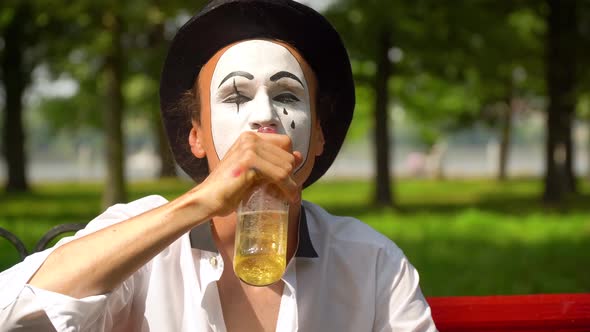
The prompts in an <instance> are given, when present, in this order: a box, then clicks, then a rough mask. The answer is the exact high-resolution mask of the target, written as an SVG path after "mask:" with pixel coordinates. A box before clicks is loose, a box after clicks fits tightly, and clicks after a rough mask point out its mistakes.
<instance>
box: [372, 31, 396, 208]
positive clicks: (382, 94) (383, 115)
mask: <svg viewBox="0 0 590 332" xmlns="http://www.w3.org/2000/svg"><path fill="white" fill-rule="evenodd" d="M377 42H378V43H379V44H378V45H377V52H378V53H377V73H376V77H375V83H374V84H375V136H374V139H375V142H374V144H375V145H374V146H375V149H376V157H377V160H376V178H375V197H374V203H375V204H376V205H378V206H392V205H394V200H393V194H392V192H391V182H392V177H391V175H390V172H389V153H390V144H389V129H388V127H389V126H388V125H389V119H388V116H387V115H388V114H387V106H388V104H389V100H388V99H389V98H388V97H389V91H388V88H387V82H388V80H389V77H390V75H391V67H392V66H391V63H390V62H389V56H388V52H389V48H390V45H391V44H390V43H391V32H390V30H389V29H388V28H387V27H383V28H382V29H381V31H380V35H379V36H378V39H377Z"/></svg>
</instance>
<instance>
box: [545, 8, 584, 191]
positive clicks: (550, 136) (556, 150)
mask: <svg viewBox="0 0 590 332" xmlns="http://www.w3.org/2000/svg"><path fill="white" fill-rule="evenodd" d="M547 1H548V5H549V14H548V15H549V16H548V18H547V29H548V31H547V40H546V62H545V66H546V84H547V92H548V95H549V106H548V114H547V130H548V131H547V141H546V151H545V153H546V156H545V157H546V173H545V190H544V193H543V199H544V201H545V202H547V203H560V202H561V201H563V199H564V198H565V196H566V195H567V194H569V193H575V192H576V185H575V177H574V173H573V160H574V156H573V152H574V149H573V139H572V122H573V117H574V107H575V101H576V100H575V91H574V90H575V79H576V78H575V72H576V56H575V54H576V49H575V47H576V45H577V43H576V42H577V40H576V36H577V22H576V8H575V7H576V4H575V0H547Z"/></svg>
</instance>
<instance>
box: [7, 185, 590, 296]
mask: <svg viewBox="0 0 590 332" xmlns="http://www.w3.org/2000/svg"><path fill="white" fill-rule="evenodd" d="M190 187H191V184H190V183H187V182H182V181H177V180H169V181H158V182H145V183H133V184H131V188H130V190H131V194H130V196H131V199H135V198H138V197H142V196H145V195H148V194H152V193H158V194H161V195H163V196H164V197H166V198H169V199H172V198H174V197H176V196H177V195H179V194H180V193H182V192H183V191H185V190H187V189H188V188H190ZM100 188H101V187H100V184H88V183H82V184H80V183H63V184H38V185H36V186H35V188H34V189H35V190H34V193H33V194H22V195H8V194H0V227H3V228H6V229H8V230H10V231H12V232H14V233H15V234H16V235H17V236H19V237H20V238H21V239H23V240H24V241H25V243H26V245H27V247H28V248H32V247H33V246H34V244H35V242H36V241H37V240H38V239H39V238H40V237H41V236H42V235H43V234H44V233H45V232H46V231H47V230H48V229H49V228H50V227H51V226H52V225H56V224H60V223H66V222H87V221H89V220H91V219H92V218H93V217H94V216H96V215H97V214H98V213H100V210H101V208H100ZM540 191H541V184H540V183H539V182H538V181H535V180H514V181H510V182H507V183H504V184H498V183H496V182H494V181H491V180H452V181H450V180H449V181H429V180H401V181H399V182H398V183H397V188H396V192H395V193H396V198H397V202H398V205H399V208H398V209H397V210H393V209H390V208H387V209H384V208H374V207H372V206H371V205H370V204H369V202H370V195H371V185H370V183H368V182H364V181H337V182H322V183H318V184H316V185H314V186H313V188H310V189H307V190H306V191H305V192H304V198H305V199H307V200H310V201H313V202H315V203H318V204H320V205H322V206H323V207H325V208H326V209H327V210H328V211H330V212H332V213H334V214H340V215H350V216H354V217H357V218H359V219H360V220H362V221H363V222H366V223H368V224H369V225H371V226H372V227H374V228H375V229H377V230H378V231H379V232H381V233H383V234H385V235H386V236H388V237H389V238H391V239H392V240H393V241H394V242H395V243H396V244H397V245H398V246H399V247H401V248H402V249H403V250H404V252H405V253H406V255H407V256H408V257H409V258H410V261H411V262H412V263H413V264H414V265H415V266H416V267H417V269H418V271H419V272H420V276H421V285H422V289H423V292H424V293H425V294H426V295H428V296H447V295H484V294H530V293H556V292H560V293H566V292H567V293H575V292H590V264H589V263H590V194H589V192H590V188H589V187H588V186H587V185H585V184H584V187H583V188H581V192H582V193H583V194H582V195H581V196H580V197H578V198H575V199H571V200H569V201H568V203H567V204H566V205H565V206H562V207H560V208H551V209H550V208H544V207H543V206H542V205H541V203H540V201H539V196H540V194H539V192H540ZM17 261H18V256H17V254H16V251H15V250H14V248H12V247H11V246H10V245H9V244H8V243H7V241H4V240H3V239H0V270H3V269H5V268H7V267H9V266H11V265H12V264H14V263H16V262H17Z"/></svg>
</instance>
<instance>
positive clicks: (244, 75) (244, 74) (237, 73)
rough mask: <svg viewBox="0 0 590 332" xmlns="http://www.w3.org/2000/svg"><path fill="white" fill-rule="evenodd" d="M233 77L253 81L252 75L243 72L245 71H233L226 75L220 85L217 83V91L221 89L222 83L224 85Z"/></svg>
mask: <svg viewBox="0 0 590 332" xmlns="http://www.w3.org/2000/svg"><path fill="white" fill-rule="evenodd" d="M234 76H242V77H245V78H247V79H249V80H253V79H254V75H252V74H250V73H248V72H245V71H233V72H231V73H229V74H227V76H226V77H224V78H223V80H221V83H219V86H218V87H217V88H218V89H219V87H221V85H223V83H225V81H227V80H229V79H230V78H232V77H234Z"/></svg>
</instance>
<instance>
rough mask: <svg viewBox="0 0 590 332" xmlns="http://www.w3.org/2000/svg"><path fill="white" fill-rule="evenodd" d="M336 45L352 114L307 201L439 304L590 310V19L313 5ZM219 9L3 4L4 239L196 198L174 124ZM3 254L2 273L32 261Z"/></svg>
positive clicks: (0, 220)
mask: <svg viewBox="0 0 590 332" xmlns="http://www.w3.org/2000/svg"><path fill="white" fill-rule="evenodd" d="M301 2H303V3H306V4H308V5H310V6H311V7H313V8H315V9H316V10H318V11H320V12H322V13H323V14H325V15H326V17H327V18H328V19H329V20H330V21H331V22H332V23H333V24H334V26H335V27H336V29H337V30H338V31H339V32H340V34H341V36H342V38H343V40H344V42H345V44H346V46H347V49H348V51H349V54H350V57H351V61H352V67H353V72H354V75H355V81H356V88H357V91H356V94H357V95H356V99H357V105H356V111H355V116H354V120H353V123H352V126H351V129H350V131H349V134H348V136H347V141H346V142H345V145H344V147H343V149H342V151H341V153H340V155H339V156H338V158H337V160H336V162H335V163H334V165H333V166H332V168H331V169H330V170H329V171H328V173H327V174H326V176H324V177H323V178H322V180H320V181H319V183H317V184H315V185H314V186H312V188H309V189H306V190H305V192H304V198H305V199H308V200H311V201H313V202H315V203H318V204H320V205H322V206H323V207H325V208H326V209H327V210H328V211H330V212H332V213H334V214H341V215H351V216H354V217H357V218H359V219H361V220H362V221H363V222H366V223H368V224H370V225H371V226H372V227H374V228H375V229H377V230H378V231H380V232H382V233H383V234H385V235H387V236H388V237H389V238H391V239H392V240H393V241H394V242H396V243H397V244H398V245H399V246H400V247H401V248H402V249H403V250H404V252H405V253H406V255H407V256H408V257H409V258H410V260H411V261H412V263H413V264H414V265H415V266H416V267H417V268H418V270H419V272H420V273H421V284H422V288H423V291H424V293H425V294H426V295H427V296H441V295H482V294H530V293H557V292H560V293H575V292H590V264H589V263H590V186H589V181H588V180H589V179H590V1H587V0H513V1H492V0H471V1H452V2H451V1H433V0H430V1H427V0H414V1H406V0H362V1H361V0H307V1H301ZM204 3H205V1H203V0H200V1H190V2H189V1H176V0H168V1H157V0H154V1H141V0H128V1H123V2H122V1H114V0H104V1H95V0H69V1H63V0H4V1H2V3H1V4H0V61H1V62H0V115H1V117H0V128H1V129H0V132H1V134H2V135H1V137H0V143H1V152H2V159H0V185H1V186H2V191H1V192H0V227H2V228H5V229H7V230H9V231H10V232H12V233H14V234H16V235H17V236H18V237H20V238H21V239H23V241H24V242H25V244H26V245H27V247H28V248H29V249H32V248H33V246H34V244H35V242H36V241H37V240H38V239H39V238H40V237H41V236H42V235H43V234H44V233H45V232H46V231H47V230H49V229H50V228H51V227H52V226H53V225H57V224H62V223H69V222H82V223H85V222H88V221H90V220H91V219H93V218H94V217H95V216H96V215H98V214H99V213H100V212H101V211H102V210H103V209H104V208H105V207H107V206H110V205H112V204H115V203H118V202H127V201H130V200H133V199H136V198H138V197H141V196H144V195H148V194H160V195H163V196H165V197H166V198H168V199H173V198H175V197H177V196H178V195H180V194H182V193H183V192H184V191H186V190H188V189H190V188H191V187H192V186H193V185H194V183H192V182H191V181H190V180H189V179H188V178H187V177H186V175H185V174H183V173H182V171H181V170H180V169H178V168H177V167H176V166H175V164H174V162H173V159H172V156H171V154H170V150H169V149H168V146H167V142H166V137H165V136H164V133H163V131H162V127H161V123H160V118H159V101H158V84H159V83H158V82H159V75H160V70H161V66H162V63H163V61H164V57H165V54H166V51H167V46H168V44H169V42H170V41H171V39H172V37H173V36H174V33H175V32H176V30H177V29H178V28H179V27H180V26H181V25H182V24H183V23H184V22H186V21H187V20H188V19H189V18H190V16H191V15H192V14H194V13H196V12H197V11H198V10H199V9H200V8H201V7H202V6H203V4H204ZM18 260H19V259H18V254H17V253H16V251H15V249H14V248H13V247H12V246H11V245H10V244H8V242H7V241H4V240H3V239H0V271H1V270H3V269H6V268H8V267H10V266H11V265H13V264H15V263H16V262H18Z"/></svg>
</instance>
